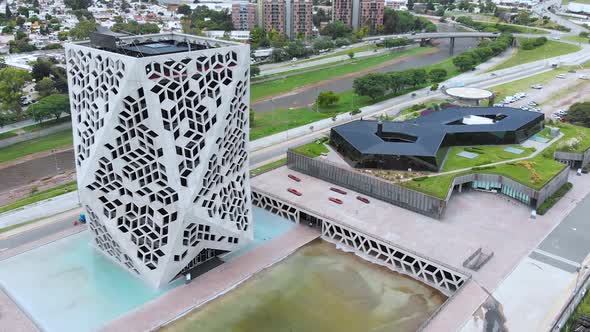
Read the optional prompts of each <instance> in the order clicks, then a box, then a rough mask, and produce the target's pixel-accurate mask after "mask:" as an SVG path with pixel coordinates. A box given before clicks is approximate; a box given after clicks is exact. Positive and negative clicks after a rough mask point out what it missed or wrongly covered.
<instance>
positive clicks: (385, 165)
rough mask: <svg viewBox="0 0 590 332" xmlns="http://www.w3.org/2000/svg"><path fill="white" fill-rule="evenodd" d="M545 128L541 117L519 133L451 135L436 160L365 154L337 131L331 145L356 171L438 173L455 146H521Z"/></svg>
mask: <svg viewBox="0 0 590 332" xmlns="http://www.w3.org/2000/svg"><path fill="white" fill-rule="evenodd" d="M543 128H544V118H543V117H538V118H536V119H534V120H533V121H530V122H529V123H527V124H525V125H523V126H522V127H520V128H519V129H517V130H515V131H483V132H458V133H447V134H446V135H445V137H444V139H443V141H442V143H441V145H440V146H439V148H438V151H437V152H436V154H435V155H433V156H415V155H394V154H363V153H362V152H361V151H359V150H358V149H356V148H355V147H354V146H353V145H352V144H351V143H349V142H348V141H347V140H346V139H345V138H344V137H342V136H341V135H340V134H339V133H338V132H337V131H335V130H332V131H331V134H330V143H331V145H332V146H333V147H334V148H335V149H336V150H337V151H338V152H339V153H340V154H341V155H342V156H344V158H345V159H347V161H348V162H349V163H350V164H352V166H354V167H358V168H377V169H398V170H406V169H408V168H411V169H413V170H419V171H435V172H436V171H438V170H439V169H440V167H441V166H442V164H443V162H444V159H445V157H446V154H447V152H448V149H449V147H451V146H472V145H504V144H519V143H522V142H523V141H525V140H527V139H528V138H529V137H531V136H532V135H534V134H535V133H537V132H539V131H541V130H542V129H543ZM377 135H378V136H379V137H380V138H381V139H382V140H383V141H384V142H393V143H403V142H405V143H407V144H419V143H416V141H417V139H418V137H416V136H412V135H408V134H404V133H400V132H383V133H377ZM515 198H516V197H515Z"/></svg>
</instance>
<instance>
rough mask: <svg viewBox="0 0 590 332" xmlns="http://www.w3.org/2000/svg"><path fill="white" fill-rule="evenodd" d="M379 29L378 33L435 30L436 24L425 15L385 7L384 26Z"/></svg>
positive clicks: (388, 33)
mask: <svg viewBox="0 0 590 332" xmlns="http://www.w3.org/2000/svg"><path fill="white" fill-rule="evenodd" d="M377 30H378V31H377V32H378V33H381V34H386V35H390V34H398V33H405V32H410V31H426V32H435V31H436V25H434V23H432V22H430V21H429V20H427V19H425V18H423V17H419V16H414V15H412V14H411V13H410V12H408V11H401V10H393V9H391V8H385V11H384V13H383V26H382V27H381V28H378V29H377Z"/></svg>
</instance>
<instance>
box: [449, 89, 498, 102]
mask: <svg viewBox="0 0 590 332" xmlns="http://www.w3.org/2000/svg"><path fill="white" fill-rule="evenodd" d="M445 93H446V94H447V95H449V96H451V97H454V98H458V99H466V100H481V99H489V98H491V97H492V96H493V95H494V94H493V93H492V92H491V91H489V90H484V89H478V88H449V89H447V90H446V91H445Z"/></svg>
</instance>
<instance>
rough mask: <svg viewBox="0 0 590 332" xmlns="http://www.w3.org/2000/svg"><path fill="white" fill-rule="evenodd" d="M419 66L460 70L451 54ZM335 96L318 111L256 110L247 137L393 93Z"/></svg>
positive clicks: (452, 73)
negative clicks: (258, 111)
mask: <svg viewBox="0 0 590 332" xmlns="http://www.w3.org/2000/svg"><path fill="white" fill-rule="evenodd" d="M422 68H424V69H425V70H426V71H430V70H432V69H434V68H442V69H445V70H446V71H447V79H448V78H451V77H454V76H456V75H459V74H460V72H459V70H458V69H457V67H455V65H453V60H452V58H449V59H447V60H445V61H442V62H439V63H437V64H433V65H430V66H426V67H422ZM423 87H424V86H419V87H416V88H415V89H420V88H423ZM415 89H411V90H408V91H402V92H401V93H399V94H397V95H401V94H406V93H409V92H411V91H413V90H415ZM338 96H339V97H340V99H339V101H338V103H337V104H335V105H332V106H329V107H324V108H321V109H320V111H319V112H316V111H315V110H311V109H309V108H299V109H291V110H284V109H278V110H274V111H270V112H260V113H256V115H255V119H254V123H253V124H252V123H251V124H250V140H252V141H253V140H256V139H259V138H262V137H266V136H270V135H273V134H276V133H280V132H282V131H285V130H288V129H292V128H297V127H300V126H305V125H307V124H310V123H313V122H315V121H319V120H323V119H327V118H331V117H334V116H336V115H338V114H341V113H345V112H351V111H353V110H357V109H359V108H361V107H364V106H367V105H371V104H374V103H376V102H379V101H382V100H386V99H389V98H393V97H396V95H395V94H389V95H386V96H383V97H381V98H379V99H378V100H371V99H370V98H369V97H366V96H363V97H359V96H357V95H356V94H354V93H353V92H352V90H350V91H346V92H342V93H339V94H338Z"/></svg>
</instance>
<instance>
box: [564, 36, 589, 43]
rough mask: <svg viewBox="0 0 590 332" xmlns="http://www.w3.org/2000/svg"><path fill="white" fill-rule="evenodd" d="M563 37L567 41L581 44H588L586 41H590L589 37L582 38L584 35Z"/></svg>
mask: <svg viewBox="0 0 590 332" xmlns="http://www.w3.org/2000/svg"><path fill="white" fill-rule="evenodd" d="M563 39H567V40H569V41H573V42H576V43H581V44H588V43H590V39H588V38H584V37H580V36H567V37H564V38H563Z"/></svg>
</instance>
